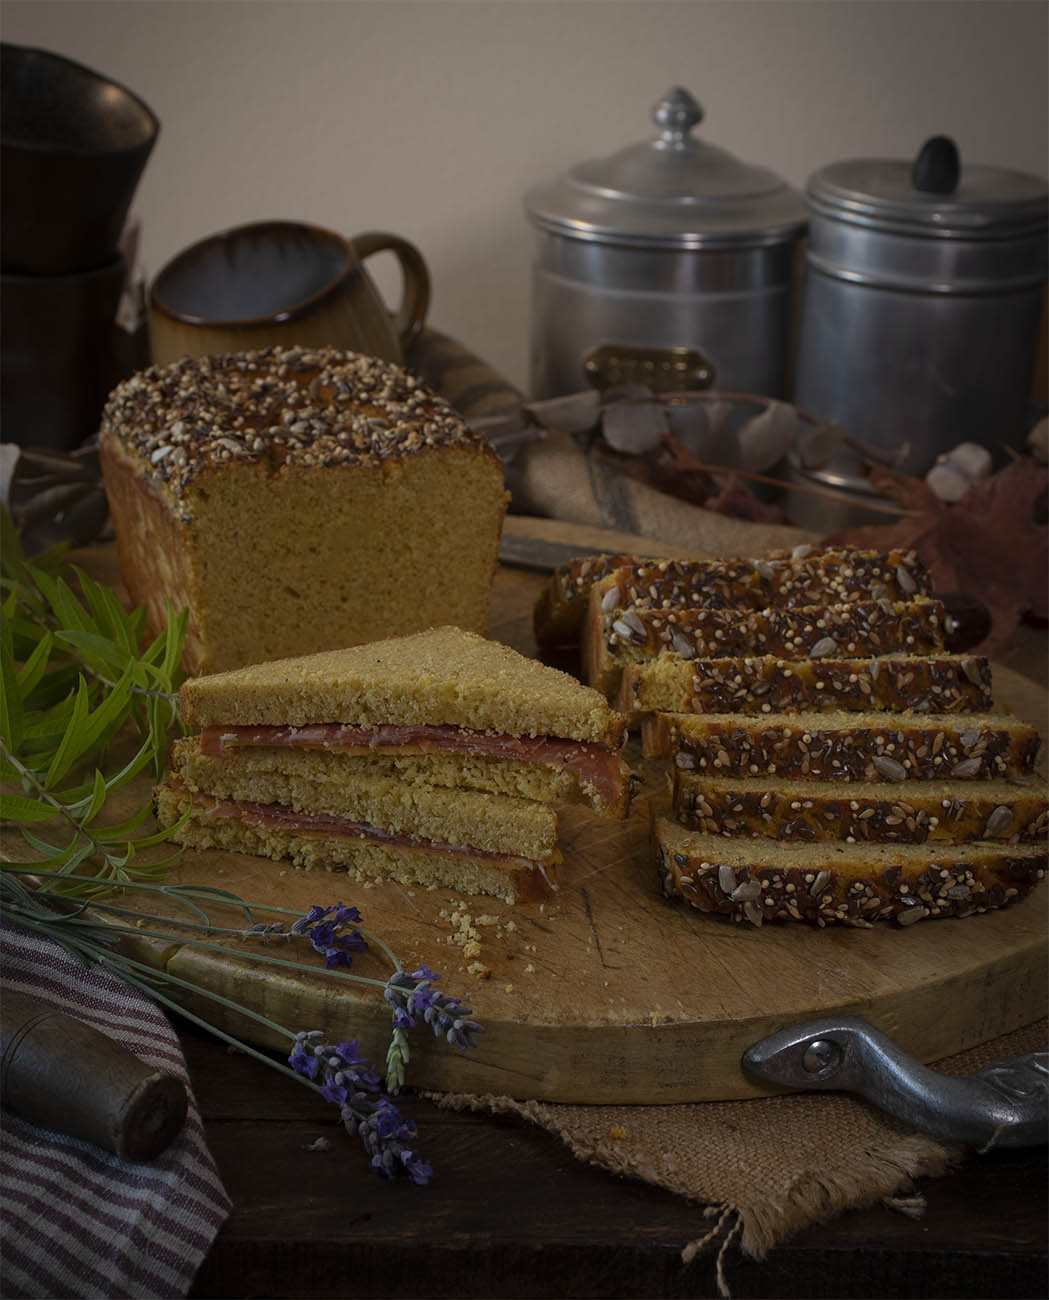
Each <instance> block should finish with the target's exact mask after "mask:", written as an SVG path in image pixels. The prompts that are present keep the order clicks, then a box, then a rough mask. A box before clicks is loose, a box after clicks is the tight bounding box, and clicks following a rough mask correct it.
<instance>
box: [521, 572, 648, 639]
mask: <svg viewBox="0 0 1049 1300" xmlns="http://www.w3.org/2000/svg"><path fill="white" fill-rule="evenodd" d="M638 563H640V559H639V557H638V556H636V555H582V556H579V557H578V558H576V559H574V560H569V561H568V563H567V564H562V565H560V566H559V567H558V568H556V569H555V570H554V572H553V573H552V574H551V576H550V580H549V582H548V583H547V585H546V586H545V587H544V588H543V590H542V592H541V593H540V596H539V599H538V600H537V601H536V605H535V609H534V611H533V614H532V626H533V630H534V632H535V640H536V644H537V645H538V646H539V647H540V649H542V650H554V649H556V648H558V647H559V646H575V645H578V644H579V636H580V632H581V629H582V627H583V624H584V622H585V621H586V611H587V600H588V597H589V594H590V588H591V586H592V585H593V583H595V582H597V581H598V579H600V578H603V577H605V576H606V575H607V574H609V573H611V572H612V571H613V570H614V569H619V568H621V567H622V566H623V565H629V564H638Z"/></svg>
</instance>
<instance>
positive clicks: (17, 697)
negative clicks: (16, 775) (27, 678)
mask: <svg viewBox="0 0 1049 1300" xmlns="http://www.w3.org/2000/svg"><path fill="white" fill-rule="evenodd" d="M22 721H23V715H22V692H21V690H20V689H19V686H18V677H17V675H16V673H15V663H14V657H13V654H12V650H11V629H10V627H9V626H8V623H7V620H6V619H4V620H3V622H2V625H0V739H2V740H3V742H4V744H5V745H6V746H7V748H8V750H9V751H10V752H11V753H13V754H16V753H17V752H18V750H19V748H20V747H21V744H22Z"/></svg>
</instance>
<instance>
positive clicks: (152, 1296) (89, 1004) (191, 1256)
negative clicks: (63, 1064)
mask: <svg viewBox="0 0 1049 1300" xmlns="http://www.w3.org/2000/svg"><path fill="white" fill-rule="evenodd" d="M0 959H2V978H3V986H4V988H5V989H9V990H11V991H12V992H19V993H23V994H26V995H28V996H30V997H35V998H38V999H40V1001H41V1002H46V1003H47V1004H48V1005H50V1006H52V1007H54V1008H56V1009H57V1010H59V1011H64V1012H66V1013H67V1014H69V1015H72V1016H76V1017H77V1018H79V1019H80V1020H83V1021H85V1022H87V1023H88V1024H90V1025H91V1026H93V1027H94V1028H95V1029H98V1030H100V1031H101V1032H102V1033H105V1034H108V1035H109V1036H110V1037H111V1038H114V1039H116V1040H117V1041H118V1042H120V1043H122V1044H123V1045H124V1046H125V1047H127V1048H128V1049H129V1050H130V1051H132V1052H134V1053H135V1055H136V1056H138V1057H140V1058H141V1059H142V1060H143V1061H145V1062H147V1064H149V1065H150V1066H152V1067H154V1068H155V1069H158V1070H164V1071H167V1072H168V1073H171V1074H174V1075H177V1076H178V1077H179V1078H180V1079H181V1080H182V1081H183V1082H184V1083H185V1084H186V1086H187V1090H188V1089H189V1078H188V1075H187V1071H186V1065H185V1061H184V1060H183V1057H182V1051H181V1048H180V1047H179V1042H178V1039H177V1037H176V1036H175V1032H174V1030H173V1029H172V1028H171V1026H170V1024H168V1022H167V1020H166V1018H165V1017H164V1015H163V1013H162V1012H161V1010H160V1009H159V1008H158V1007H157V1006H156V1005H155V1004H154V1003H153V1002H151V1001H150V1000H149V998H147V997H146V996H145V995H144V994H142V993H139V992H138V990H136V989H133V988H131V987H130V986H129V985H127V984H125V983H124V982H123V981H122V980H120V979H118V978H117V977H116V976H114V975H111V974H109V973H108V972H106V971H104V970H102V969H101V968H99V967H97V966H95V967H89V968H86V969H85V967H83V966H81V965H80V963H79V962H78V961H77V960H76V959H75V958H73V957H71V956H70V955H69V954H68V953H66V952H64V951H63V949H61V948H60V947H58V946H57V945H56V944H53V943H51V942H50V941H49V940H47V939H44V938H42V937H40V936H37V935H34V934H31V933H29V932H28V931H25V930H21V929H16V928H15V927H12V926H6V925H5V926H0ZM2 1119H3V1124H2V1133H0V1199H2V1203H3V1207H4V1215H3V1217H4V1230H3V1234H2V1238H0V1295H3V1296H4V1298H5V1300H16V1298H17V1297H39V1298H46V1300H55V1298H56V1297H63V1298H66V1297H68V1298H69V1300H74V1298H76V1300H80V1298H81V1297H83V1298H84V1300H103V1298H104V1300H117V1298H119V1300H123V1298H125V1297H126V1298H127V1300H167V1298H169V1297H181V1296H185V1295H186V1294H187V1292H188V1291H189V1288H190V1285H191V1284H192V1281H193V1277H194V1275H195V1273H196V1271H197V1269H198V1268H199V1266H200V1264H201V1262H202V1261H203V1259H204V1256H205V1255H206V1254H207V1252H208V1250H209V1249H210V1248H211V1244H212V1242H213V1241H214V1240H215V1237H216V1235H217V1233H218V1231H219V1229H220V1228H221V1227H222V1224H223V1223H224V1222H225V1221H226V1218H227V1216H228V1215H229V1212H230V1209H231V1208H232V1207H231V1202H230V1200H229V1197H228V1196H227V1195H226V1191H225V1188H224V1187H223V1186H222V1183H221V1181H220V1179H219V1175H218V1171H217V1170H216V1168H215V1163H214V1160H213V1159H212V1156H211V1152H210V1151H209V1150H208V1147H207V1144H206V1142H205V1139H204V1128H203V1124H202V1122H201V1118H200V1112H199V1110H198V1108H197V1104H196V1100H195V1099H194V1097H193V1095H192V1092H191V1091H190V1092H189V1111H188V1115H187V1118H186V1123H185V1126H184V1128H183V1130H182V1132H181V1133H180V1134H179V1136H178V1137H177V1138H176V1139H175V1141H174V1142H173V1143H172V1145H171V1146H170V1147H168V1149H167V1150H166V1151H165V1152H164V1153H163V1154H162V1155H160V1156H159V1157H158V1158H157V1159H156V1160H154V1161H152V1162H150V1163H149V1164H128V1163H125V1162H123V1161H121V1160H119V1159H118V1158H117V1157H116V1156H114V1155H111V1154H109V1153H108V1152H105V1151H103V1150H101V1149H100V1148H98V1147H95V1146H92V1145H91V1144H89V1143H87V1142H83V1141H81V1140H79V1139H77V1138H71V1137H66V1136H65V1135H63V1134H61V1133H56V1132H53V1131H50V1130H47V1129H43V1128H39V1127H37V1126H36V1125H34V1124H30V1123H28V1122H26V1121H24V1120H22V1119H21V1118H19V1117H18V1116H16V1115H13V1114H11V1113H10V1112H7V1111H5V1112H4V1113H3V1117H2Z"/></svg>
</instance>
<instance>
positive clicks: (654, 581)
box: [535, 544, 931, 647]
mask: <svg viewBox="0 0 1049 1300" xmlns="http://www.w3.org/2000/svg"><path fill="white" fill-rule="evenodd" d="M615 560H619V561H621V562H622V563H621V564H619V565H613V564H612V563H611V562H612V561H615ZM613 572H614V574H615V583H616V585H617V586H618V587H619V592H620V598H619V601H618V604H619V606H620V607H621V608H624V609H626V608H634V609H640V608H665V609H670V608H684V607H688V606H694V605H701V606H707V607H710V606H720V607H722V608H738V607H744V608H749V609H765V608H767V607H768V606H770V605H837V604H847V603H850V602H852V601H855V600H878V599H881V598H887V599H889V600H893V601H897V600H909V599H910V598H911V597H912V596H916V595H928V594H929V593H930V592H931V584H930V580H929V575H928V572H927V571H926V569H925V566H924V565H923V564H922V562H921V560H920V559H919V558H918V556H917V553H916V552H914V551H910V550H896V549H894V550H892V551H890V552H889V553H888V554H886V555H882V554H879V553H878V552H876V551H864V550H858V549H854V548H850V547H831V546H824V547H816V546H809V545H807V544H806V545H802V546H797V547H795V548H794V550H793V551H776V552H774V553H773V554H771V555H769V556H767V557H765V558H762V559H747V558H734V559H721V560H714V559H711V560H645V559H638V558H637V557H636V556H599V557H589V558H588V559H586V560H574V561H571V562H570V563H569V564H567V565H564V566H562V567H561V568H560V569H558V570H556V571H555V572H554V574H553V575H552V577H551V579H550V582H549V583H548V585H547V588H546V589H545V591H544V593H543V595H542V597H541V598H540V601H539V604H538V606H537V608H536V614H535V625H536V640H537V641H538V643H539V644H540V645H541V646H543V647H552V646H554V645H575V644H578V643H579V641H580V639H581V635H582V628H583V624H584V623H585V622H586V618H587V602H588V597H589V590H590V588H591V587H593V586H594V585H595V584H596V583H597V582H599V581H601V580H602V579H605V578H609V577H610V575H611V574H612V573H613ZM606 590H607V588H606Z"/></svg>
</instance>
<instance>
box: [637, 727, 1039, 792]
mask: <svg viewBox="0 0 1049 1300" xmlns="http://www.w3.org/2000/svg"><path fill="white" fill-rule="evenodd" d="M641 740H642V746H643V751H644V754H645V756H646V757H648V758H666V759H669V760H670V762H671V763H672V764H673V765H674V766H675V767H678V768H682V769H684V770H685V771H695V772H706V773H707V774H709V775H711V776H729V777H747V776H768V777H769V778H771V777H773V776H778V777H787V778H805V779H809V780H813V781H905V782H907V783H908V784H911V783H913V782H917V781H942V780H946V779H952V780H956V781H991V780H1014V779H1016V778H1017V777H1024V776H1027V775H1029V774H1030V773H1031V772H1033V771H1034V770H1035V767H1036V766H1037V764H1038V762H1039V755H1040V751H1041V749H1042V744H1041V739H1040V737H1039V735H1038V732H1037V730H1036V729H1035V728H1034V727H1032V726H1029V725H1028V724H1027V723H1026V722H1021V721H1020V720H1019V719H1017V718H1012V717H1008V716H1006V715H1005V714H994V713H985V714H964V713H962V714H937V713H914V712H908V711H905V712H902V713H896V714H886V713H845V712H835V711H828V712H826V713H794V714H790V715H780V716H777V717H769V716H759V717H748V716H746V715H743V714H728V713H722V714H716V713H711V714H688V713H657V714H653V715H650V716H649V717H647V718H646V719H645V721H644V724H643V727H642V732H641Z"/></svg>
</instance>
